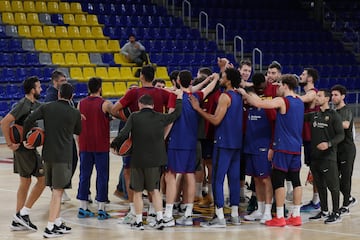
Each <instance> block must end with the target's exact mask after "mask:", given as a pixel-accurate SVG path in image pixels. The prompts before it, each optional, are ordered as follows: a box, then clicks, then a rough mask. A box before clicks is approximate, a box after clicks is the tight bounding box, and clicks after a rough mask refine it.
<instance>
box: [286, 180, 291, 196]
mask: <svg viewBox="0 0 360 240" xmlns="http://www.w3.org/2000/svg"><path fill="white" fill-rule="evenodd" d="M286 189H287V193H291V192H292V191H293V185H292V182H291V181H286Z"/></svg>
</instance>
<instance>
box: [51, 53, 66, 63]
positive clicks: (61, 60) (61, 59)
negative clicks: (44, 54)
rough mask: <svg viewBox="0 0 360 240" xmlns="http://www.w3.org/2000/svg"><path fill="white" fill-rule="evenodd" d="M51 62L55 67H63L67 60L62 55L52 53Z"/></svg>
mask: <svg viewBox="0 0 360 240" xmlns="http://www.w3.org/2000/svg"><path fill="white" fill-rule="evenodd" d="M51 60H52V63H53V64H55V65H61V66H64V65H65V59H64V55H63V54H62V53H52V56H51Z"/></svg>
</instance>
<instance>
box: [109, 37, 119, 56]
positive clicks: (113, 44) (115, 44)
mask: <svg viewBox="0 0 360 240" xmlns="http://www.w3.org/2000/svg"><path fill="white" fill-rule="evenodd" d="M108 48H109V50H110V51H111V52H118V53H119V52H120V45H119V41H118V40H114V39H110V40H109V41H108Z"/></svg>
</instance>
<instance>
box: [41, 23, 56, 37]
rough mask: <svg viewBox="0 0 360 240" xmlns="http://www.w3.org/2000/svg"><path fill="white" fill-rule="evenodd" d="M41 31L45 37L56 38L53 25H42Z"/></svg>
mask: <svg viewBox="0 0 360 240" xmlns="http://www.w3.org/2000/svg"><path fill="white" fill-rule="evenodd" d="M43 32H44V36H45V37H46V38H56V32H55V28H54V26H44V27H43Z"/></svg>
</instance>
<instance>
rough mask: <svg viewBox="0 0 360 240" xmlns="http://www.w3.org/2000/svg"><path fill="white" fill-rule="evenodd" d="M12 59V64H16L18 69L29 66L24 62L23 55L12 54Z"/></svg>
mask: <svg viewBox="0 0 360 240" xmlns="http://www.w3.org/2000/svg"><path fill="white" fill-rule="evenodd" d="M13 58H14V63H16V65H18V66H20V67H24V66H27V65H31V64H30V63H28V62H27V61H25V58H24V54H22V53H14V54H13Z"/></svg>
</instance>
